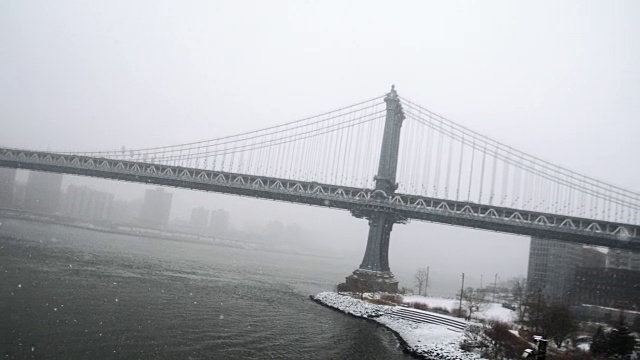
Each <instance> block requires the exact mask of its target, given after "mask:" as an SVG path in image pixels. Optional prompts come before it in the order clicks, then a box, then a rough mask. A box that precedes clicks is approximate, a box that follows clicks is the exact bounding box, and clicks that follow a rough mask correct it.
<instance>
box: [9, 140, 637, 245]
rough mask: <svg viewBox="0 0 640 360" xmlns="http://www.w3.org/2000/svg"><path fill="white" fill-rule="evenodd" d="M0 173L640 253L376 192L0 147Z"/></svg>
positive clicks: (498, 212) (592, 231)
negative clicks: (175, 191)
mask: <svg viewBox="0 0 640 360" xmlns="http://www.w3.org/2000/svg"><path fill="white" fill-rule="evenodd" d="M0 167H7V168H16V169H25V170H35V171H46V172H52V173H61V174H71V175H80V176H90V177H97V178H104V179H113V180H118V181H129V182H137V183H143V184H156V185H162V186H171V187H177V188H185V189H193V190H202V191H210V192H217V193H224V194H232V195H240V196H247V197H254V198H261V199H270V200H277V201H286V202H292V203H299V204H306V205H314V206H322V207H328V208H336V209H343V210H348V211H351V212H352V214H353V215H354V216H356V217H366V216H368V214H371V213H372V212H374V211H385V212H392V213H394V214H395V215H396V216H397V217H398V218H399V219H401V220H402V219H404V220H407V221H408V220H411V219H415V220H423V221H429V222H436V223H442V224H449V225H456V226H463V227H468V228H476V229H484V230H491V231H497V232H503V233H509V234H517V235H525V236H536V237H543V238H551V239H557V240H563V241H569V242H576V243H583V244H587V245H596V246H606V247H610V248H619V249H627V250H634V251H640V226H638V225H632V224H623V223H614V222H607V221H601V220H594V219H587V218H579V217H571V216H565V215H556V214H550V213H542V212H534V211H526V210H519V209H513V208H508V207H498V206H493V205H483V204H476V203H472V202H462V201H452V200H445V199H437V198H430V197H424V196H417V195H409V194H398V193H395V194H392V195H391V196H387V195H386V194H385V193H384V192H382V191H380V190H373V189H360V188H353V187H345V186H340V185H330V184H320V183H316V182H305V181H298V180H288V179H279V178H273V177H264V176H256V175H246V174H234V173H226V172H219V171H212V170H202V169H196V168H185V167H180V166H169V165H159V164H152V163H142V162H135V161H127V160H114V159H106V158H94V157H87V156H79V155H69V154H55V153H48V152H38V151H29V150H16V149H8V148H0Z"/></svg>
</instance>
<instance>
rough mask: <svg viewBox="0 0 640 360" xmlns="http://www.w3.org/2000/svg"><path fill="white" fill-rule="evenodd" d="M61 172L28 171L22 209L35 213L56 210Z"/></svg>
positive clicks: (53, 211) (58, 203) (48, 212)
mask: <svg viewBox="0 0 640 360" xmlns="http://www.w3.org/2000/svg"><path fill="white" fill-rule="evenodd" d="M61 188H62V174H53V173H46V172H38V171H30V172H29V177H28V178H27V188H26V190H25V195H24V209H25V210H28V211H33V212H37V213H44V214H53V213H56V212H58V210H59V205H60V190H61Z"/></svg>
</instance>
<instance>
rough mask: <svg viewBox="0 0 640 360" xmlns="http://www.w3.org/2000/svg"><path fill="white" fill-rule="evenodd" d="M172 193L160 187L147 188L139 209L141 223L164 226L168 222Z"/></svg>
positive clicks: (158, 226)
mask: <svg viewBox="0 0 640 360" xmlns="http://www.w3.org/2000/svg"><path fill="white" fill-rule="evenodd" d="M172 199H173V194H171V193H169V192H166V191H164V189H162V188H157V189H153V190H151V189H150V190H147V191H146V192H145V194H144V203H143V204H142V209H141V210H140V221H141V223H142V224H143V225H147V226H151V227H157V228H164V227H165V226H167V224H168V223H169V214H170V213H171V201H172Z"/></svg>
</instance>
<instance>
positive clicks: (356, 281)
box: [338, 211, 399, 293]
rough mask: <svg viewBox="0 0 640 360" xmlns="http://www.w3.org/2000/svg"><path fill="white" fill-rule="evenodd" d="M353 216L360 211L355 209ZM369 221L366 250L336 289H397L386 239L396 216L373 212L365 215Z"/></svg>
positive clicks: (395, 290)
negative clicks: (355, 267)
mask: <svg viewBox="0 0 640 360" xmlns="http://www.w3.org/2000/svg"><path fill="white" fill-rule="evenodd" d="M353 213H354V215H355V216H357V217H362V214H360V213H358V212H356V211H354V212H353ZM366 218H367V219H368V220H369V237H368V239H367V249H366V250H365V253H364V257H363V259H362V263H361V264H360V267H359V268H358V269H357V270H355V271H354V272H353V274H351V275H349V276H347V278H346V281H345V282H344V284H340V285H339V286H338V287H339V291H342V290H344V291H354V290H355V291H364V292H377V291H382V292H388V293H397V292H398V281H397V280H396V279H395V278H394V277H393V273H392V272H391V269H390V268H389V238H390V236H391V230H392V229H393V224H395V223H397V222H399V219H398V218H397V216H395V215H394V214H393V213H387V212H373V213H371V214H369V215H367V216H366Z"/></svg>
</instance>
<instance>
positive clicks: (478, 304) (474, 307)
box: [462, 287, 487, 320]
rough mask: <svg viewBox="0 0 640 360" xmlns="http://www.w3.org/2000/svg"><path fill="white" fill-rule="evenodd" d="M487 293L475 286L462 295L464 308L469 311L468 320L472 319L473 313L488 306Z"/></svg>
mask: <svg viewBox="0 0 640 360" xmlns="http://www.w3.org/2000/svg"><path fill="white" fill-rule="evenodd" d="M485 297H486V293H484V292H482V291H479V290H478V289H474V288H471V287H469V288H467V289H466V290H465V291H464V294H463V296H462V299H463V304H464V310H466V312H467V320H470V319H471V315H473V313H475V312H478V311H482V310H484V309H485V308H486V305H487V303H486V300H485Z"/></svg>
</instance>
